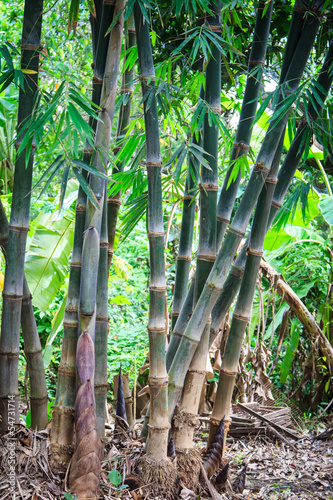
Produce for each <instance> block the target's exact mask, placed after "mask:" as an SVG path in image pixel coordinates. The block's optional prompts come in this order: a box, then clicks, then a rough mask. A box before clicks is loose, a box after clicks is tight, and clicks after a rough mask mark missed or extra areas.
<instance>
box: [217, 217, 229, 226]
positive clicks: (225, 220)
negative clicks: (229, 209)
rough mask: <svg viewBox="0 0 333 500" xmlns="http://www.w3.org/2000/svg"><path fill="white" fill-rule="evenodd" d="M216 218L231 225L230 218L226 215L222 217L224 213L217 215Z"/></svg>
mask: <svg viewBox="0 0 333 500" xmlns="http://www.w3.org/2000/svg"><path fill="white" fill-rule="evenodd" d="M216 220H218V221H219V222H223V224H226V225H227V226H228V225H229V222H230V219H226V218H225V217H222V215H218V216H217V217H216Z"/></svg>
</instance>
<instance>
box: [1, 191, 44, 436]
mask: <svg viewBox="0 0 333 500" xmlns="http://www.w3.org/2000/svg"><path fill="white" fill-rule="evenodd" d="M8 231H9V229H8V221H7V216H6V213H5V210H4V207H3V204H2V202H1V200H0V246H1V248H2V251H3V253H4V256H6V250H7V243H8ZM21 328H22V337H23V340H24V352H25V355H26V359H27V365H28V372H29V379H30V407H31V428H32V429H45V427H46V425H47V422H48V416H47V388H46V380H45V373H44V364H43V356H42V348H41V344H40V340H39V335H38V331H37V325H36V319H35V315H34V311H33V307H32V301H31V294H30V290H29V287H28V284H27V281H26V279H25V277H24V280H23V298H22V308H21Z"/></svg>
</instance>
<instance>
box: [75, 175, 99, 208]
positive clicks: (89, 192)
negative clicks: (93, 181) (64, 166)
mask: <svg viewBox="0 0 333 500" xmlns="http://www.w3.org/2000/svg"><path fill="white" fill-rule="evenodd" d="M73 173H74V175H75V177H76V178H77V180H78V181H79V183H80V186H81V187H82V189H83V191H84V192H85V193H86V195H87V196H88V198H89V200H90V201H91V203H92V204H93V205H94V207H95V208H96V209H99V208H100V207H99V204H98V201H97V199H96V197H95V194H94V192H93V190H92V189H91V187H90V186H89V184H88V182H87V181H86V179H85V178H84V177H83V175H82V174H81V172H80V171H79V170H78V169H77V168H76V167H73Z"/></svg>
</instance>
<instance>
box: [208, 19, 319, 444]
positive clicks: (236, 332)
mask: <svg viewBox="0 0 333 500" xmlns="http://www.w3.org/2000/svg"><path fill="white" fill-rule="evenodd" d="M319 25H320V21H319V18H318V17H316V19H315V20H313V19H311V21H310V23H304V26H303V29H302V32H301V35H300V38H299V43H298V45H297V47H296V48H294V54H293V58H292V60H291V61H290V66H289V68H288V70H287V73H286V82H287V86H288V88H289V90H290V91H294V90H296V88H297V86H296V85H295V82H297V81H299V79H300V78H301V75H302V72H303V71H304V68H305V64H306V61H307V57H308V55H309V53H310V50H311V47H312V44H313V43H314V40H315V36H316V32H317V30H318V28H319ZM305 40H306V41H307V42H308V46H307V47H306V46H305ZM310 43H311V45H310ZM287 56H288V54H287ZM305 56H306V58H305ZM295 58H298V61H300V60H303V62H302V65H303V67H302V65H301V64H300V65H299V68H298V69H297V71H295ZM281 149H282V148H281V146H280V147H278V148H277V152H276V157H275V159H274V161H273V165H272V168H271V171H270V173H269V175H268V177H267V178H266V181H265V186H264V187H263V189H262V192H261V195H260V197H259V201H258V204H257V208H256V211H255V216H254V221H253V226H252V230H251V236H250V241H249V244H248V247H247V257H246V264H245V270H244V275H243V278H242V283H241V288H240V292H239V296H238V300H237V303H236V307H235V311H234V314H233V320H232V324H231V329H230V333H229V336H228V339H227V343H226V348H225V353H224V357H223V362H222V368H221V369H220V379H219V384H218V391H217V395H216V400H215V405H214V409H213V414H212V417H211V421H210V434H209V442H211V440H212V439H213V437H214V434H215V432H216V429H217V426H218V422H219V419H220V418H222V416H225V420H226V431H227V430H228V424H229V421H230V417H229V415H230V405H231V398H232V392H233V388H234V382H235V377H236V373H237V367H238V362H239V356H240V351H241V347H242V344H243V337H244V332H245V329H246V326H247V324H248V322H249V320H250V315H251V309H252V303H253V298H254V293H255V287H256V281H257V275H258V271H259V268H260V261H261V256H262V252H263V245H264V239H265V235H266V232H267V226H268V222H269V214H270V208H271V204H272V200H273V193H274V189H275V184H276V183H277V181H278V179H277V173H278V168H279V160H280V155H281Z"/></svg>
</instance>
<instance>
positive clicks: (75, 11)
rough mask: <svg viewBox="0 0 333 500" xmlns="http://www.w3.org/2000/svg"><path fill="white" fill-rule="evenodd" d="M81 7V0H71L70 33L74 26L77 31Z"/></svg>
mask: <svg viewBox="0 0 333 500" xmlns="http://www.w3.org/2000/svg"><path fill="white" fill-rule="evenodd" d="M79 8H80V0H71V3H70V6H69V15H68V34H70V32H71V29H72V28H73V31H74V33H75V30H76V26H77V21H78V18H79Z"/></svg>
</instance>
